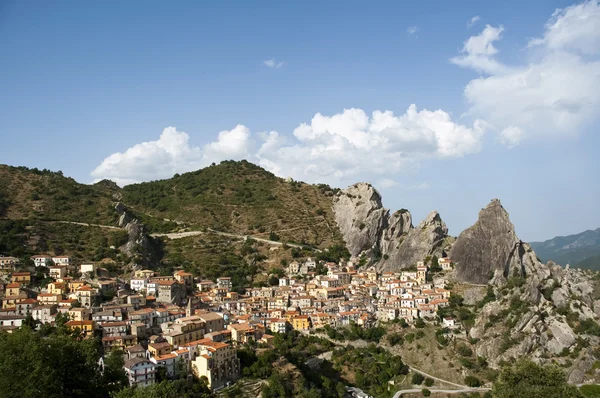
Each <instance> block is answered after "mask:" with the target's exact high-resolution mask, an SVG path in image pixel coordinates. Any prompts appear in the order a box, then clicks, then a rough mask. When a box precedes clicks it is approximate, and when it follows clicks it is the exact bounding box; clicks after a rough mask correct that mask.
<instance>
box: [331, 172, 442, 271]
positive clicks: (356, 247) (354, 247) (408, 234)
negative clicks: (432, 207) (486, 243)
mask: <svg viewBox="0 0 600 398" xmlns="http://www.w3.org/2000/svg"><path fill="white" fill-rule="evenodd" d="M333 210H334V213H335V218H336V221H337V224H338V227H339V229H340V232H341V233H342V236H343V237H344V240H345V241H346V246H347V248H348V250H349V251H350V254H351V255H353V256H357V255H359V254H361V253H363V252H369V253H370V254H371V256H372V257H378V258H381V260H380V261H379V263H378V268H379V269H380V270H385V271H392V270H398V269H401V268H405V267H409V266H411V265H415V264H416V263H417V261H422V260H423V259H424V258H425V257H427V256H429V255H432V254H440V253H441V250H442V246H443V244H444V242H445V239H446V238H447V234H448V228H446V224H444V222H443V221H442V219H441V217H440V215H439V214H438V213H437V212H436V211H433V212H431V213H430V214H429V215H428V216H427V218H426V219H425V220H423V221H422V222H421V223H420V224H419V225H418V226H417V228H414V227H413V225H412V216H411V214H410V212H409V211H408V210H405V209H402V210H399V211H397V212H395V213H393V214H391V215H390V212H389V210H387V209H385V208H384V207H383V205H382V203H381V196H380V195H379V193H378V192H377V190H375V188H373V186H372V185H370V184H367V183H357V184H354V185H352V186H350V187H348V189H346V190H344V191H341V192H340V193H338V195H337V196H336V197H335V198H334V200H333Z"/></svg>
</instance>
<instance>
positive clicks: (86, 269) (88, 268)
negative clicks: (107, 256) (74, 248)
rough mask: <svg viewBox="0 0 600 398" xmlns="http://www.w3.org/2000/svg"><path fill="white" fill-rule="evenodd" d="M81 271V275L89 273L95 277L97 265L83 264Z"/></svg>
mask: <svg viewBox="0 0 600 398" xmlns="http://www.w3.org/2000/svg"><path fill="white" fill-rule="evenodd" d="M79 271H80V272H81V275H85V274H86V273H88V272H89V273H90V275H93V274H94V272H95V271H96V264H94V263H84V264H81V266H80V267H79Z"/></svg>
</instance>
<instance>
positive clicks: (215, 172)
mask: <svg viewBox="0 0 600 398" xmlns="http://www.w3.org/2000/svg"><path fill="white" fill-rule="evenodd" d="M123 198H124V201H125V203H126V204H128V205H129V206H131V207H132V209H133V210H134V211H136V212H138V213H145V214H148V215H151V216H154V217H157V218H167V219H170V220H175V221H179V222H183V223H185V224H186V225H188V226H190V227H191V228H193V229H202V228H213V229H216V230H221V231H229V232H234V233H239V234H251V235H255V236H262V237H265V238H268V237H269V234H270V232H272V231H273V232H275V233H277V234H278V235H279V236H280V237H281V239H282V240H287V241H290V242H291V241H294V242H302V241H304V242H306V243H308V244H313V245H316V246H319V247H326V246H329V245H330V244H331V243H334V242H339V241H340V239H341V238H340V234H339V231H338V228H337V225H336V223H335V221H334V217H333V211H332V210H331V198H332V191H331V190H329V187H325V186H314V185H308V184H303V183H294V182H291V183H290V182H286V181H284V180H282V179H281V178H277V177H276V176H274V175H273V174H271V173H269V172H267V171H265V170H263V169H262V168H260V167H258V166H255V165H253V164H251V163H248V162H246V161H242V162H222V163H221V164H219V165H216V166H211V167H207V168H205V169H202V170H198V171H195V172H191V173H186V174H182V175H176V176H175V177H173V178H171V179H168V180H161V181H152V182H147V183H142V184H134V185H129V186H126V187H125V188H124V189H123Z"/></svg>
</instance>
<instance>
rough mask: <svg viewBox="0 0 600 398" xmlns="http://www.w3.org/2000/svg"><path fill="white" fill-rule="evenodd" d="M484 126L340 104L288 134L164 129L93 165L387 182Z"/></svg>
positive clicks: (109, 169)
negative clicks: (192, 134)
mask: <svg viewBox="0 0 600 398" xmlns="http://www.w3.org/2000/svg"><path fill="white" fill-rule="evenodd" d="M485 128H486V125H485V123H483V122H481V121H476V122H475V123H474V124H473V126H472V127H469V126H465V125H460V124H457V123H455V122H453V121H452V119H451V117H450V115H449V114H448V113H446V112H444V111H442V110H437V111H429V110H426V109H424V110H420V111H419V110H417V108H416V106H415V105H411V106H410V107H409V108H408V110H407V111H406V113H404V114H402V115H399V116H396V115H394V113H393V112H391V111H374V112H373V113H372V114H371V116H369V115H367V113H366V112H365V111H364V110H362V109H356V108H353V109H345V110H344V111H343V112H341V113H338V114H336V115H333V116H324V115H321V114H320V113H317V114H316V115H315V116H314V117H313V118H312V120H311V121H310V123H302V124H300V125H299V126H298V127H297V128H296V129H294V131H293V135H292V136H287V137H286V136H283V135H280V134H279V133H278V132H276V131H270V132H263V133H259V134H256V135H255V137H256V138H257V139H258V140H259V141H260V145H259V146H258V147H257V148H255V147H254V145H253V144H254V139H253V135H252V134H251V132H250V130H249V129H248V128H247V127H245V126H242V125H237V126H236V127H235V128H233V129H232V130H226V131H221V132H220V133H218V136H217V139H216V140H215V141H214V142H211V143H209V144H206V145H204V146H202V147H195V146H192V145H190V143H189V136H188V134H186V133H184V132H179V131H177V130H176V129H175V128H174V127H168V128H166V129H165V130H164V131H163V133H162V134H161V136H160V138H159V139H158V140H156V141H150V142H144V143H141V144H137V145H134V146H133V147H131V148H129V149H127V150H125V151H124V152H118V153H114V154H112V155H110V156H108V157H107V158H106V159H104V160H103V161H102V163H101V164H100V165H99V166H98V167H96V169H94V171H92V173H91V175H92V177H94V178H95V179H96V180H100V179H104V178H107V179H111V180H113V181H115V182H117V183H118V184H120V185H124V184H128V183H133V182H139V181H148V180H154V179H160V178H169V177H171V176H172V175H173V174H175V173H182V172H186V171H191V170H196V169H198V168H201V167H204V166H206V165H208V164H210V163H212V162H219V161H221V160H226V159H234V160H239V159H247V160H249V161H252V162H255V163H258V164H260V165H261V166H263V167H264V168H266V169H268V170H270V171H272V172H273V173H275V174H277V175H279V176H282V177H288V176H289V177H293V178H295V179H297V180H304V181H309V182H328V183H332V184H339V183H342V182H343V183H351V182H355V181H354V180H356V179H357V178H359V176H363V177H364V178H367V179H370V178H373V179H376V178H378V179H382V180H384V181H385V180H386V179H387V180H389V181H387V183H388V186H389V182H390V181H393V180H391V179H389V175H390V174H391V173H398V172H403V171H409V170H413V169H416V168H418V166H419V162H421V161H426V160H429V159H446V158H453V157H462V156H465V155H468V154H471V153H474V152H477V151H479V150H480V148H481V140H482V137H483V134H484V131H485Z"/></svg>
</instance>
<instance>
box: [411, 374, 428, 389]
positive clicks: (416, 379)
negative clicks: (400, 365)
mask: <svg viewBox="0 0 600 398" xmlns="http://www.w3.org/2000/svg"><path fill="white" fill-rule="evenodd" d="M423 381H425V376H423V375H422V374H421V373H418V372H414V373H413V375H412V378H411V383H412V384H415V385H418V386H420V385H421V384H423Z"/></svg>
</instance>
